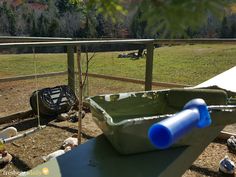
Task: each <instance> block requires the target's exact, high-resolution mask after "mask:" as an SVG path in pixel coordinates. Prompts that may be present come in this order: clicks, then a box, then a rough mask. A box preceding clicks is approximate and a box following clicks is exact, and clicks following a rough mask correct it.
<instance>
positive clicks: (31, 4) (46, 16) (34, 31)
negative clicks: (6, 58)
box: [0, 0, 236, 38]
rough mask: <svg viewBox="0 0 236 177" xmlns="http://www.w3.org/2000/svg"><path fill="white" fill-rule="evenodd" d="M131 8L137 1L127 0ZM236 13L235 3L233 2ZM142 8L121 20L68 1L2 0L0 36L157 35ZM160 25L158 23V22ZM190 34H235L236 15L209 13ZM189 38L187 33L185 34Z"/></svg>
mask: <svg viewBox="0 0 236 177" xmlns="http://www.w3.org/2000/svg"><path fill="white" fill-rule="evenodd" d="M124 3H125V6H126V7H128V6H129V4H130V3H137V1H136V0H127V1H124ZM232 11H235V12H236V5H235V4H234V5H232ZM141 13H142V11H139V10H137V9H131V10H129V13H128V14H127V15H126V16H119V20H120V21H119V22H118V23H113V22H112V20H110V19H106V18H104V16H103V15H102V14H97V13H96V9H95V8H94V9H93V10H89V11H86V9H85V7H83V6H81V7H80V6H79V7H77V6H75V5H72V4H70V3H69V0H0V22H1V23H0V35H12V36H15V35H17V36H50V37H76V38H156V37H158V36H159V34H154V35H150V33H148V32H147V31H146V30H145V27H146V22H145V21H143V20H142V19H141ZM157 25H158V24H157ZM186 33H187V37H190V38H195V37H213V38H215V37H223V38H229V37H236V17H235V15H234V14H228V15H227V16H225V17H224V18H223V19H222V21H220V20H218V19H216V18H214V17H212V16H211V15H209V17H208V22H207V24H206V25H204V26H202V27H201V28H199V29H197V30H192V29H191V28H189V29H187V31H186ZM185 37H186V36H185Z"/></svg>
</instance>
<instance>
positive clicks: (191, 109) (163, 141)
mask: <svg viewBox="0 0 236 177" xmlns="http://www.w3.org/2000/svg"><path fill="white" fill-rule="evenodd" d="M210 124H211V118H210V115H209V112H208V109H207V105H206V103H205V102H204V100H202V99H194V100H191V101H189V102H188V103H187V104H186V105H185V106H184V110H183V111H181V112H179V113H177V114H176V115H174V116H173V117H170V118H168V119H165V120H163V121H161V122H158V123H156V124H154V125H152V126H151V127H150V128H149V131H148V136H149V139H150V141H151V142H152V144H153V145H155V146H156V147H157V148H159V149H165V148H168V147H170V146H171V145H172V144H173V143H175V142H176V141H177V140H179V139H180V138H181V137H183V136H184V135H185V134H187V133H188V132H189V131H190V130H191V129H193V128H194V127H198V128H204V127H207V126H209V125H210Z"/></svg>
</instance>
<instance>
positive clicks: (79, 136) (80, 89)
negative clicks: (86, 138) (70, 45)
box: [76, 46, 83, 144]
mask: <svg viewBox="0 0 236 177" xmlns="http://www.w3.org/2000/svg"><path fill="white" fill-rule="evenodd" d="M76 51H77V67H78V81H79V95H78V96H79V115H78V144H81V129H82V106H83V96H82V95H83V81H82V68H81V47H80V46H77V48H76Z"/></svg>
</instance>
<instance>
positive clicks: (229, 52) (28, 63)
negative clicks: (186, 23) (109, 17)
mask: <svg viewBox="0 0 236 177" xmlns="http://www.w3.org/2000/svg"><path fill="white" fill-rule="evenodd" d="M119 53H120V52H106V53H96V54H95V57H94V58H93V59H92V61H91V63H90V70H89V71H90V72H93V73H100V74H108V75H113V76H123V77H131V78H138V79H144V77H145V76H144V75H145V74H144V73H145V59H139V60H131V59H120V58H117V56H118V54H119ZM82 56H83V58H84V55H82ZM36 60H37V71H36V72H37V73H47V72H57V71H65V70H66V64H67V61H66V55H65V54H36ZM34 64H35V63H34V56H33V55H32V54H21V55H0V77H1V76H2V77H3V76H13V75H25V74H34V73H35V70H34ZM235 65H236V46H234V45H184V46H172V47H169V46H166V47H161V48H157V49H155V52H154V65H153V80H155V81H162V82H173V83H182V84H193V85H194V84H198V83H200V82H203V81H204V80H207V79H209V78H211V77H213V76H214V75H217V74H219V73H221V72H223V71H225V70H227V69H229V68H231V67H233V66H235Z"/></svg>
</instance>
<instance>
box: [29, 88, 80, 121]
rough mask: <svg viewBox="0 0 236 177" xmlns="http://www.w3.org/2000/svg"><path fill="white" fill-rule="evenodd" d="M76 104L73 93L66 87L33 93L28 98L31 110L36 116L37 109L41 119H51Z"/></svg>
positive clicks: (45, 89)
mask: <svg viewBox="0 0 236 177" xmlns="http://www.w3.org/2000/svg"><path fill="white" fill-rule="evenodd" d="M37 95H38V101H37ZM37 102H38V106H37ZM76 102H78V100H77V98H76V95H75V93H74V91H73V90H72V89H70V87H68V86H66V85H60V86H56V87H52V88H44V89H41V90H37V91H34V92H33V93H32V95H31V97H30V105H31V107H32V110H33V111H34V113H35V114H38V111H37V109H38V107H39V114H40V115H41V116H43V117H53V116H57V115H59V114H61V113H65V112H68V111H69V110H70V109H71V107H72V106H73V105H75V104H76Z"/></svg>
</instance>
